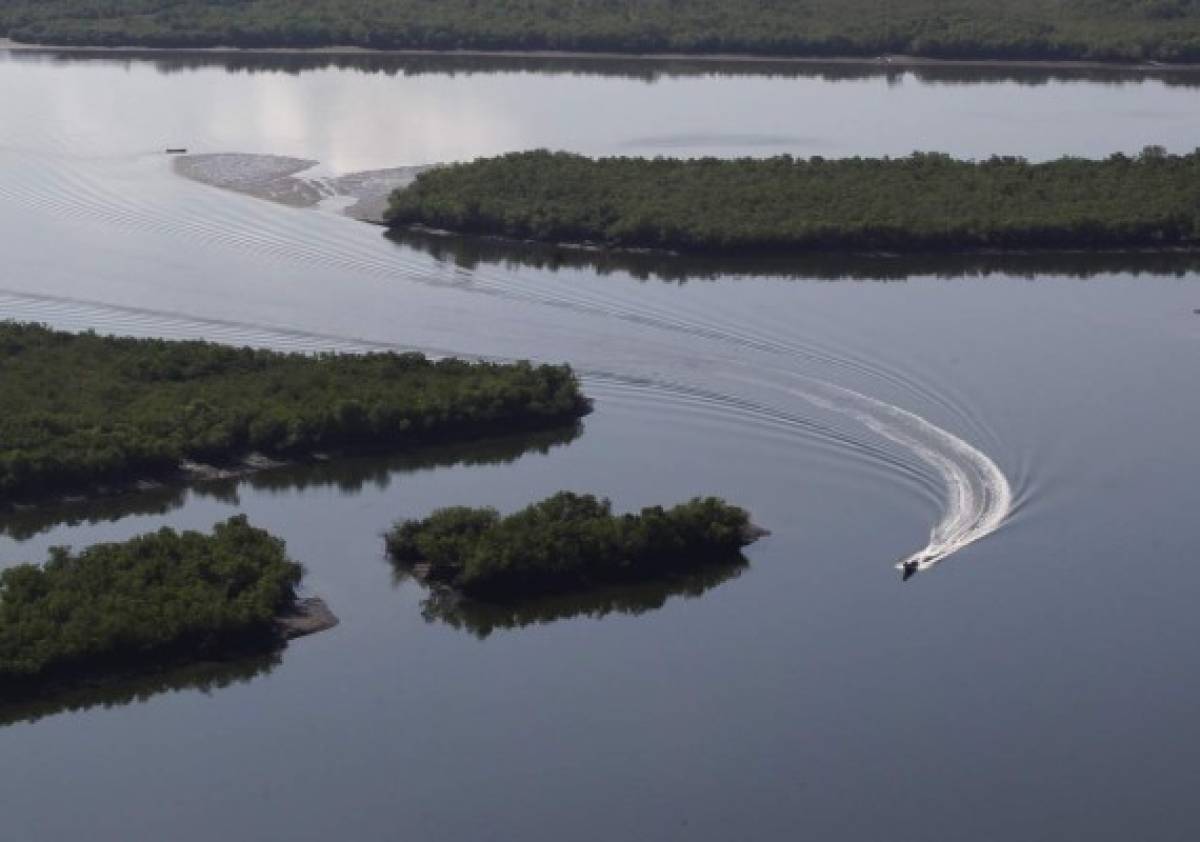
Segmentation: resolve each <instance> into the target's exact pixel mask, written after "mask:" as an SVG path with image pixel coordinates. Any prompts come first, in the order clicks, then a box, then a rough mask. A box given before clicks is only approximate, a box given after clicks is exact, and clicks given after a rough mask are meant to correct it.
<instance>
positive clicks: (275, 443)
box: [0, 323, 589, 502]
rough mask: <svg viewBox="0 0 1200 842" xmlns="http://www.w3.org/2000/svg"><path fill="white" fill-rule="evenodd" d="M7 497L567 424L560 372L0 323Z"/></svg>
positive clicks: (580, 402)
mask: <svg viewBox="0 0 1200 842" xmlns="http://www.w3.org/2000/svg"><path fill="white" fill-rule="evenodd" d="M0 406H3V407H4V412H3V413H2V414H0V502H4V501H10V502H11V501H13V500H19V499H22V498H32V497H37V496H41V495H45V494H49V493H56V492H63V491H72V490H87V489H90V488H94V487H96V486H98V485H104V484H108V483H114V484H118V485H127V484H129V483H130V481H131V480H133V479H137V478H138V477H146V476H149V477H170V476H172V475H174V474H177V473H178V472H179V470H180V466H181V465H182V464H184V463H186V462H188V461H192V460H198V461H217V462H228V461H230V460H236V459H239V458H242V457H245V456H246V455H248V454H250V453H261V454H265V455H268V456H273V457H289V456H304V455H308V454H311V453H313V452H319V451H326V452H327V451H330V450H333V451H347V450H354V449H366V448H388V449H400V448H404V447H408V446H412V445H419V444H429V443H434V442H451V441H465V440H468V439H474V438H479V437H482V436H487V435H496V434H500V433H507V432H514V431H518V430H531V429H549V428H552V427H557V426H559V425H563V424H570V423H572V422H574V421H575V420H576V419H577V418H579V417H580V416H582V415H583V414H585V413H586V412H587V410H588V406H589V405H588V401H587V400H586V398H584V397H583V395H582V394H581V393H580V391H579V384H578V381H577V380H576V378H575V376H574V374H573V373H572V372H571V370H570V369H569V368H568V367H566V366H545V365H543V366H534V365H531V364H529V363H526V362H521V363H515V364H509V365H500V364H492V363H468V362H463V361H459V360H452V359H446V360H439V361H432V360H429V359H427V358H425V357H424V356H422V355H420V354H411V353H409V354H394V353H381V354H366V355H351V354H347V355H336V354H320V355H303V354H281V353H276V352H271V351H262V350H252V349H249V348H240V349H239V348H232V347H223V346H219V345H214V344H209V343H203V342H166V341H160V340H148V339H123V338H113V337H101V336H96V335H94V334H90V333H89V334H78V335H74V334H67V333H59V332H55V331H51V330H49V329H47V328H44V327H40V326H37V325H22V324H14V323H0Z"/></svg>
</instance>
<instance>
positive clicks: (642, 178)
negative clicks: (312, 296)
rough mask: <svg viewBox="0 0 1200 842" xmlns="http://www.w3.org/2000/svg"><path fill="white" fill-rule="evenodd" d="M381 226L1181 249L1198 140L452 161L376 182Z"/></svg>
mask: <svg viewBox="0 0 1200 842" xmlns="http://www.w3.org/2000/svg"><path fill="white" fill-rule="evenodd" d="M387 218H388V220H389V221H390V223H391V224H392V225H394V226H411V225H419V226H423V227H426V228H431V229H441V230H449V231H453V232H456V233H465V234H477V235H493V236H499V237H505V238H511V239H517V240H531V241H537V242H553V243H564V244H584V245H591V246H601V247H606V248H616V249H660V250H669V251H675V252H681V253H712V254H781V253H805V252H910V253H911V252H971V251H993V250H994V251H1013V250H1016V251H1036V250H1075V249H1080V250H1107V249H1194V248H1196V247H1197V246H1200V151H1198V152H1193V153H1191V154H1188V155H1170V154H1167V153H1166V152H1165V151H1163V150H1162V149H1160V148H1158V147H1148V148H1147V149H1145V150H1144V151H1143V152H1142V153H1141V154H1140V155H1138V156H1136V157H1130V156H1126V155H1119V154H1118V155H1113V156H1111V157H1109V158H1106V159H1104V160H1088V159H1083V158H1062V159H1059V160H1056V161H1049V162H1046V163H1031V162H1029V161H1026V160H1024V159H1022V158H1002V157H995V158H990V159H987V160H984V161H963V160H955V159H953V158H951V157H949V156H947V155H941V154H933V153H917V154H914V155H911V156H909V157H905V158H879V159H869V158H846V159H838V160H826V159H823V158H809V159H802V158H792V157H791V156H786V155H785V156H780V157H775V158H766V159H755V158H741V159H735V160H722V159H715V158H703V159H690V160H680V159H669V158H654V159H647V158H599V159H593V158H586V157H582V156H579V155H574V154H569V153H565V152H557V153H555V152H548V151H545V150H537V151H532V152H518V153H511V154H508V155H503V156H500V157H496V158H485V159H480V160H476V161H473V162H470V163H464V164H452V165H450V166H446V167H441V168H438V169H435V170H430V171H428V172H425V173H422V174H421V175H419V176H418V177H417V178H416V180H415V181H414V182H413V183H412V184H411V185H410V186H408V187H406V188H402V189H400V190H397V191H396V192H395V193H394V194H393V195H392V198H391V204H390V207H389V210H388V214H387Z"/></svg>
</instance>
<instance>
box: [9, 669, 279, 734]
mask: <svg viewBox="0 0 1200 842" xmlns="http://www.w3.org/2000/svg"><path fill="white" fill-rule="evenodd" d="M280 660H281V653H280V652H272V653H269V654H265V655H256V656H253V657H246V658H239V659H236V660H229V661H211V662H205V663H200V664H192V665H189V666H186V667H178V668H175V669H170V670H166V671H163V672H159V673H153V674H150V675H138V676H128V677H122V678H118V679H105V680H104V681H102V682H100V681H97V682H94V683H90V684H87V685H83V686H74V687H71V688H67V689H63V690H61V691H59V692H52V693H44V694H39V695H38V696H36V697H34V698H24V699H20V700H11V701H10V700H4V699H2V698H0V728H3V727H7V726H9V725H16V724H20V723H25V722H37V721H38V720H39V719H44V718H46V717H48V716H55V715H57V714H60V713H75V712H79V711H85V710H90V709H92V708H106V709H107V708H114V707H120V706H123V705H129V704H134V703H142V702H147V701H150V700H151V699H153V698H154V697H156V696H161V695H163V694H166V693H179V692H182V691H191V690H198V691H200V692H201V693H206V694H207V693H211V692H213V691H214V690H221V689H223V688H225V687H229V686H232V685H234V684H246V683H248V682H250V681H253V680H254V679H256V678H258V677H260V676H264V675H267V674H268V673H270V672H271V671H272V670H274V669H275V668H276V667H277V666H279V663H280Z"/></svg>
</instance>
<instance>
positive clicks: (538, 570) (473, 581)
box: [386, 491, 766, 602]
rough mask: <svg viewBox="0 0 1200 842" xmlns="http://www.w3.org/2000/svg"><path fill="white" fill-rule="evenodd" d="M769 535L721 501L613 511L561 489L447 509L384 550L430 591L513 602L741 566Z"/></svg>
mask: <svg viewBox="0 0 1200 842" xmlns="http://www.w3.org/2000/svg"><path fill="white" fill-rule="evenodd" d="M765 534H766V532H765V531H764V530H762V529H759V528H758V527H756V526H754V525H753V524H752V523H751V522H750V516H749V515H748V514H747V513H746V511H745V510H743V509H740V508H738V507H736V506H731V505H729V504H728V503H725V502H724V501H722V500H719V499H717V498H715V497H704V498H699V497H698V498H695V499H693V500H691V501H689V502H687V503H683V504H681V505H678V506H675V507H673V508H670V509H664V508H662V507H661V506H653V507H649V508H644V509H642V510H641V512H640V513H638V514H624V515H614V514H613V512H612V504H611V503H610V502H609V501H608V500H601V499H598V498H596V497H594V496H592V495H590V494H575V493H572V492H569V491H563V492H559V493H558V494H555V495H553V496H552V497H548V498H547V499H545V500H542V501H541V502H538V503H534V504H533V505H531V506H529V507H527V508H525V509H522V510H521V511H518V512H516V513H514V514H511V515H508V516H507V517H501V515H500V514H499V513H498V512H497V511H496V510H495V509H490V508H468V507H462V506H456V507H450V508H445V509H440V510H438V511H436V512H434V513H433V514H431V515H430V516H429V517H427V518H424V519H421V520H407V521H404V522H401V523H397V524H396V525H395V526H394V527H393V528H392V530H391V531H390V532H389V533H388V534H387V536H386V544H387V552H388V555H389V556H390V557H391V559H392V561H393V562H394V563H395V564H396V565H397V567H399V568H400V569H401V570H403V571H406V572H411V573H412V574H413V575H415V576H416V577H417V578H418V579H420V580H421V581H423V582H425V583H427V584H430V585H431V586H436V587H441V588H443V589H446V590H449V591H451V592H453V593H455V594H458V595H461V596H462V597H466V598H470V599H474V600H479V601H483V602H509V601H517V600H522V599H528V598H531V597H537V596H543V595H546V594H555V593H570V592H578V591H586V590H588V589H590V588H594V587H597V586H605V585H613V584H623V583H631V584H632V583H637V582H643V581H647V580H650V579H655V578H658V577H662V576H664V575H668V574H672V573H686V572H690V571H694V570H698V569H700V568H702V567H705V566H708V565H712V564H714V563H719V562H722V561H726V562H729V563H731V564H735V565H736V564H738V563H740V562H741V561H742V560H743V559H742V556H741V549H742V548H743V547H745V546H746V545H748V544H750V543H752V542H754V541H755V540H757V539H758V538H759V537H761V536H763V535H765Z"/></svg>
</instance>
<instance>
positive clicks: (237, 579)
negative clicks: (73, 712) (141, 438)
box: [0, 516, 337, 699]
mask: <svg viewBox="0 0 1200 842" xmlns="http://www.w3.org/2000/svg"><path fill="white" fill-rule="evenodd" d="M302 576H303V568H302V567H301V566H300V565H299V564H297V563H296V562H294V561H291V560H290V559H289V558H288V557H287V554H286V551H285V547H284V543H283V541H281V540H279V539H278V538H274V537H272V536H271V535H270V534H268V533H267V532H264V531H263V530H261V529H256V528H254V527H253V526H251V525H250V524H249V523H248V522H247V521H246V518H245V517H244V516H238V517H233V518H231V519H229V520H228V521H226V522H224V523H220V524H217V525H216V526H215V527H214V528H213V533H212V534H211V535H204V534H201V533H199V532H175V531H174V530H171V529H167V528H164V529H161V530H159V531H158V532H154V533H151V534H148V535H143V536H141V537H138V538H134V539H132V540H129V541H125V542H122V543H112V544H97V545H95V546H92V547H89V548H88V549H85V550H83V551H82V552H79V553H72V552H71V551H70V550H68V549H66V548H62V547H59V548H55V549H53V550H51V553H50V559H49V561H47V562H46V563H45V564H44V565H42V566H37V565H33V564H24V565H18V566H15V567H10V568H8V569H6V570H4V571H2V572H0V684H2V685H3V686H4V688H5V695H6V698H7V699H11V698H12V697H14V696H20V695H22V694H23V693H29V692H35V691H42V690H45V689H47V688H51V689H53V688H55V687H59V686H64V687H71V686H74V685H76V684H78V683H79V682H81V681H104V680H106V679H112V678H118V679H120V678H124V677H125V676H127V675H129V674H138V673H142V672H145V671H147V670H153V669H158V668H162V667H168V666H174V665H178V664H181V663H189V662H194V661H200V660H213V659H217V660H219V659H222V658H226V657H230V656H244V655H246V654H249V653H255V652H269V651H272V650H276V649H278V648H279V647H281V646H282V645H283V643H284V641H285V640H287V639H288V638H292V637H297V636H299V635H302V634H308V633H312V632H316V631H321V630H323V629H326V628H330V627H331V626H333V625H334V624H336V622H337V620H336V618H334V617H333V615H332V614H330V613H329V610H328V609H327V608H326V607H325V606H324V603H322V602H321V601H320V600H315V599H313V600H298V599H297V598H296V587H297V586H298V585H299V583H300V580H301V577H302Z"/></svg>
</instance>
